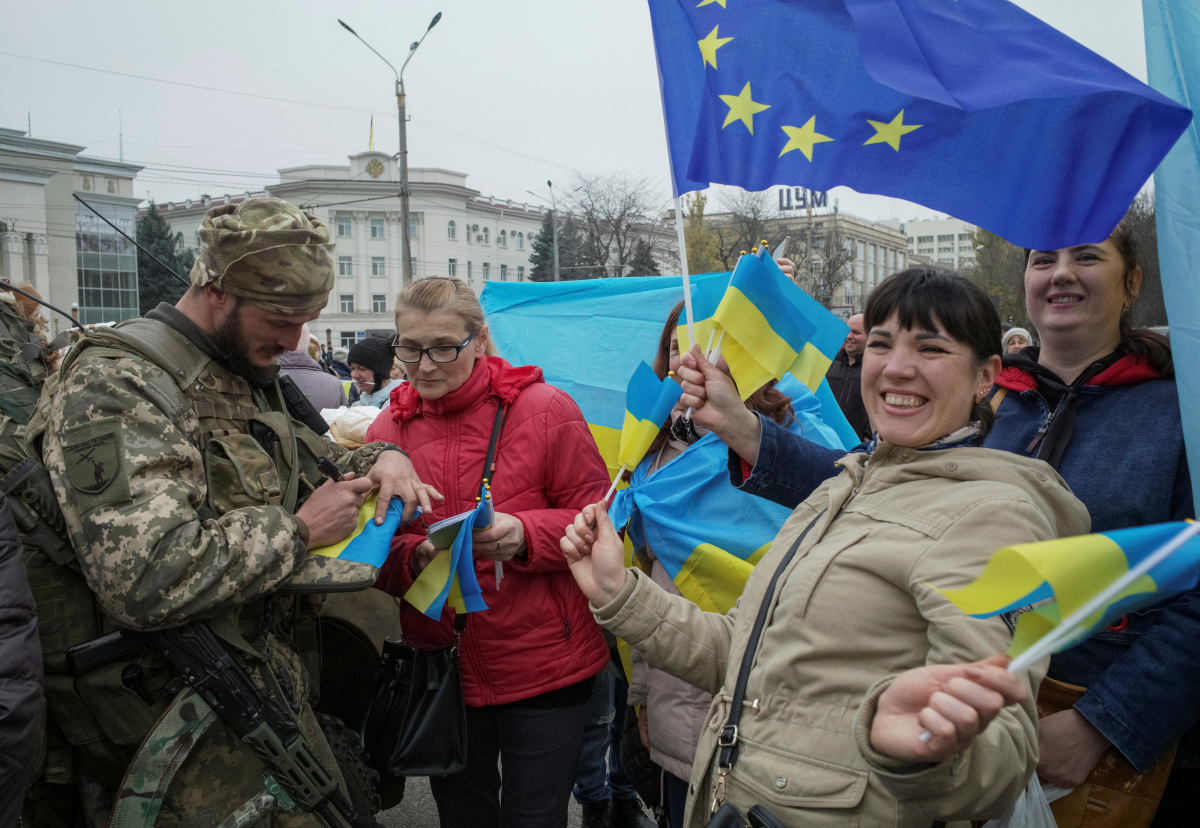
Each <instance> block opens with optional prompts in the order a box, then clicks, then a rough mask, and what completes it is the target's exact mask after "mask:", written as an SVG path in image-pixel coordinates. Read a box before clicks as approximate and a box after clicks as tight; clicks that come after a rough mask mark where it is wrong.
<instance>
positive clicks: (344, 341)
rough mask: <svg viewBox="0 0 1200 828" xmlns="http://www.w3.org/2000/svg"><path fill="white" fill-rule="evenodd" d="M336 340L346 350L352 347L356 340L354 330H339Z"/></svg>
mask: <svg viewBox="0 0 1200 828" xmlns="http://www.w3.org/2000/svg"><path fill="white" fill-rule="evenodd" d="M338 341H339V342H340V343H341V345H342V347H343V348H345V349H346V350H347V351H348V350H350V349H351V348H353V347H354V343H355V342H357V341H358V337H357V336H355V332H354V331H341V332H340V333H338Z"/></svg>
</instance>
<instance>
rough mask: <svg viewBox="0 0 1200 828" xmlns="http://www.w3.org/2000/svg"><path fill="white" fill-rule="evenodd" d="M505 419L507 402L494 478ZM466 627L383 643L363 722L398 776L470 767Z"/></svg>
mask: <svg viewBox="0 0 1200 828" xmlns="http://www.w3.org/2000/svg"><path fill="white" fill-rule="evenodd" d="M503 424H504V406H503V405H501V406H498V407H497V408H496V422H495V425H494V426H493V427H492V438H491V440H490V441H489V443H488V451H487V458H486V459H485V460H484V464H483V476H484V477H485V478H487V479H489V480H491V479H493V477H494V473H495V464H494V461H495V458H496V446H497V444H498V443H499V442H500V430H501V427H502V426H503ZM466 626H467V616H466V614H465V613H464V614H461V615H458V616H456V617H455V619H454V644H453V645H452V646H450V647H446V648H444V649H441V650H419V649H417V648H416V647H413V646H411V645H409V644H406V643H404V640H403V636H401V640H400V641H392V640H391V639H387V640H386V641H384V642H383V657H382V658H381V659H380V661H379V669H378V670H376V671H375V681H374V683H373V685H372V687H371V701H370V703H369V704H368V705H367V712H366V714H365V716H364V717H363V726H362V749H363V753H364V755H365V756H366V758H367V761H368V762H369V763H370V764H371V766H372V767H374V768H377V769H379V770H384V771H387V772H388V773H391V774H393V775H394V776H447V775H449V774H452V773H458V772H459V771H460V770H462V769H463V768H464V767H466V764H467V710H466V706H465V705H464V704H463V694H462V677H461V674H460V673H459V663H458V651H459V648H460V647H461V646H462V636H463V631H464V630H465V629H466Z"/></svg>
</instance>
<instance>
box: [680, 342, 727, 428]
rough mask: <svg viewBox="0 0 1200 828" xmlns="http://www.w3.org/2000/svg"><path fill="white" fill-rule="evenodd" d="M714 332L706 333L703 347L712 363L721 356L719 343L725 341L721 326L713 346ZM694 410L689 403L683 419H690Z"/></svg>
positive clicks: (706, 356)
mask: <svg viewBox="0 0 1200 828" xmlns="http://www.w3.org/2000/svg"><path fill="white" fill-rule="evenodd" d="M714 333H716V331H715V330H714V331H711V332H710V333H709V334H708V347H707V348H705V352H704V358H705V359H706V360H708V361H709V362H712V363H715V362H716V361H717V360H718V359H720V358H721V343H722V342H724V341H725V329H724V328H722V329H721V335H720V336H719V337H717V346H716V348H714V347H713V334H714ZM694 410H695V409H694V408H692V406H690V405H689V406H688V410H687V411H686V412H684V415H683V419H685V420H690V419H692V412H693V411H694Z"/></svg>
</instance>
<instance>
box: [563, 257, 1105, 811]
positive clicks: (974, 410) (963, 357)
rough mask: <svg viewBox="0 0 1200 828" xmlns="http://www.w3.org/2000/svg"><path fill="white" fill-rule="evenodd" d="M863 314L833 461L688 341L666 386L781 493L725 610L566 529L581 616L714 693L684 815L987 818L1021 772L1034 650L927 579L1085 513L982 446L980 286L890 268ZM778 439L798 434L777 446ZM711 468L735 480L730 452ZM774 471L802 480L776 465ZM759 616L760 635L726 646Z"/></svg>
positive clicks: (609, 537)
mask: <svg viewBox="0 0 1200 828" xmlns="http://www.w3.org/2000/svg"><path fill="white" fill-rule="evenodd" d="M865 323H866V330H867V337H868V338H867V348H866V352H865V355H864V357H863V374H862V379H863V397H864V400H865V402H866V405H867V408H868V410H869V411H870V413H871V421H872V423H873V425H874V427H875V435H874V438H873V439H872V440H870V441H868V442H867V443H864V444H863V445H861V446H859V447H858V448H856V449H855V450H854V451H852V452H851V453H850V454H848V455H844V456H838V455H837V454H835V455H834V458H829V456H828V454H827V452H829V450H828V449H824V448H822V447H819V446H816V445H815V444H814V443H813V442H812V441H811V440H808V439H806V438H804V437H801V436H800V435H797V434H793V433H792V432H789V431H787V430H786V429H783V428H782V427H780V426H779V425H778V424H776V423H774V422H772V421H771V420H769V419H767V418H763V417H759V416H751V417H749V418H748V419H747V418H746V417H744V416H742V415H741V414H738V413H737V411H736V409H738V408H739V407H740V408H741V409H742V410H743V411H744V409H745V406H742V405H740V398H739V396H738V394H737V393H736V391H732V390H731V386H730V384H729V381H728V378H727V377H725V375H724V374H722V373H721V372H719V371H717V370H715V369H714V368H712V366H710V365H708V364H707V363H706V362H704V361H703V359H702V358H697V355H696V353H694V352H693V353H690V354H685V355H684V356H683V358H682V363H681V365H680V367H679V375H680V377H681V379H682V380H683V387H684V392H685V393H684V395H683V397H682V398H681V402H682V403H683V404H684V405H695V406H696V408H695V411H694V417H695V418H696V420H697V422H699V421H700V420H701V419H702V418H705V419H707V420H708V421H709V422H712V423H713V424H714V425H720V427H721V431H720V432H718V435H719V436H721V438H722V440H725V434H726V432H727V431H728V429H727V428H726V426H725V425H723V423H725V422H729V423H733V424H734V425H733V429H732V430H736V429H739V428H743V426H742V425H739V424H745V427H746V428H749V429H751V430H752V431H753V433H754V435H755V436H754V438H753V439H752V440H750V441H749V442H750V443H752V444H753V445H752V447H751V448H752V449H753V450H752V451H750V452H749V453H750V454H751V455H753V457H754V458H755V459H754V460H753V461H752V460H751V459H750V458H748V457H746V455H745V454H741V451H742V449H740V448H734V449H733V450H734V451H737V452H738V453H739V455H740V456H741V457H742V458H743V459H744V460H745V461H746V462H747V463H752V465H753V468H752V470H751V477H752V478H753V477H754V476H755V475H758V474H759V473H760V471H761V470H760V468H759V467H760V466H764V465H766V466H770V467H772V469H773V471H771V472H770V473H771V474H775V475H778V477H779V478H780V479H779V481H778V485H777V486H776V488H774V489H772V490H770V492H769V494H770V496H771V498H772V499H777V500H778V501H779V502H783V503H785V504H786V505H788V506H790V507H795V509H794V511H793V512H792V515H791V517H790V518H788V520H787V522H786V523H785V524H784V525H783V527H782V529H781V530H780V531H779V534H778V535H777V536H776V538H775V540H774V542H773V543H772V544H771V547H770V550H769V551H768V552H767V553H766V554H765V555H764V556H763V558H762V560H761V561H760V562H759V563H758V565H757V566H755V568H754V570H753V572H752V573H751V575H750V579H749V580H748V581H747V583H746V588H745V591H744V592H743V593H742V596H741V599H740V601H739V603H738V605H737V606H736V607H734V609H733V610H731V611H730V612H729V613H726V614H724V615H722V614H718V613H712V612H704V611H703V610H701V608H700V607H699V606H697V605H696V604H694V603H692V602H690V601H688V600H687V599H685V598H683V597H682V596H680V595H671V594H668V593H667V592H666V591H665V590H663V588H662V587H661V586H659V585H658V584H656V583H655V582H654V581H653V580H652V579H651V578H649V577H646V575H645V573H643V572H641V571H640V570H636V569H626V568H625V567H624V548H623V544H622V542H621V540H620V538H619V537H618V536H617V535H616V533H615V532H614V531H613V529H612V524H611V523H610V522H609V521H608V519H607V516H606V515H605V513H604V509H603V505H602V504H596V505H595V506H592V507H588V508H587V509H585V510H584V511H583V512H582V513H581V514H580V515H579V516H577V517H576V519H575V522H574V523H573V524H572V525H571V526H570V527H568V528H567V531H566V536H565V537H564V538H563V541H562V546H563V551H564V553H565V554H566V555H567V558H568V560H570V561H571V566H572V572H573V573H574V575H575V579H576V582H577V583H578V584H579V586H580V588H581V589H582V590H583V591H584V594H586V595H587V596H588V598H589V599H590V600H591V602H592V605H593V609H594V610H595V613H596V618H597V619H598V620H599V621H600V622H601V623H602V624H603V625H605V626H606V627H608V628H609V629H610V630H612V631H613V632H614V633H615V634H616V635H617V636H618V637H620V638H622V639H624V640H626V641H628V642H629V643H630V644H631V645H632V646H633V647H635V648H637V649H638V650H639V651H640V652H641V653H642V654H643V655H644V656H645V659H646V663H647V664H649V665H650V666H653V667H656V668H658V669H660V670H663V671H665V672H667V673H670V674H671V675H674V676H676V677H678V678H681V679H683V680H684V681H687V682H689V683H690V684H692V685H694V686H696V687H699V688H701V689H703V690H706V691H708V692H709V693H712V694H713V696H714V701H713V705H712V707H711V708H710V709H709V712H708V715H707V717H706V718H705V729H704V732H703V733H702V734H701V736H700V739H699V744H698V746H697V750H696V757H695V761H694V764H693V766H692V775H691V779H690V784H689V786H688V792H689V793H688V806H687V816H686V819H685V824H686V825H687V826H689V828H700V826H704V825H706V824H707V822H708V816H709V814H710V813H711V812H712V810H714V809H715V808H716V807H717V806H719V805H722V804H730V805H732V806H734V807H735V808H737V809H739V810H740V811H742V812H743V813H744V812H745V811H746V810H747V809H748V808H749V807H750V806H751V805H755V804H758V805H765V806H766V807H768V808H769V809H770V811H771V812H772V813H774V814H776V815H777V816H778V817H779V819H780V821H781V823H783V824H787V825H804V826H806V828H812V827H813V826H818V828H820V826H829V828H833V826H844V825H860V824H861V825H871V826H897V827H898V826H905V828H909V827H910V826H911V828H918V826H919V828H928V826H929V825H930V823H931V822H932V821H934V820H966V819H988V818H993V817H997V816H1000V815H1002V814H1003V813H1004V812H1005V811H1006V810H1007V809H1008V808H1009V807H1010V806H1011V805H1012V803H1013V802H1014V801H1015V800H1016V798H1017V796H1018V795H1019V794H1020V792H1021V791H1022V790H1023V789H1024V787H1025V784H1026V781H1027V780H1028V779H1029V777H1030V776H1031V775H1032V773H1033V770H1034V764H1035V762H1036V744H1035V743H1036V738H1037V736H1036V734H1037V726H1036V714H1035V710H1034V705H1033V700H1032V698H1031V690H1032V688H1033V687H1036V685H1037V683H1038V680H1039V679H1040V678H1041V668H1040V667H1039V668H1038V669H1035V670H1033V671H1031V673H1022V674H1020V675H1014V674H1011V673H1006V672H1005V671H1004V669H1003V665H1004V659H1003V657H1000V658H989V656H993V655H994V654H995V653H998V652H1001V651H1003V650H1004V649H1005V648H1006V647H1007V646H1008V643H1009V640H1010V638H1011V636H1010V633H1009V630H1008V628H1007V627H1006V626H1005V624H1004V622H1003V621H1001V620H999V619H987V620H984V619H975V618H971V617H969V616H966V615H964V614H963V613H961V612H959V611H958V610H956V609H954V608H953V607H952V606H951V605H950V604H949V602H948V601H946V600H945V598H944V596H942V594H941V593H940V592H938V591H937V590H935V589H932V588H931V585H932V586H937V587H938V588H941V589H952V588H954V586H953V585H955V584H960V583H966V582H969V581H970V580H972V579H973V578H974V577H975V576H976V575H978V573H979V572H980V571H981V570H982V569H983V567H984V565H985V563H986V562H987V560H988V558H989V557H990V555H991V554H992V552H994V551H995V550H996V549H997V548H999V547H1002V546H1006V545H1011V544H1019V543H1025V542H1028V541H1032V540H1036V539H1050V538H1053V537H1056V536H1057V535H1058V534H1059V533H1066V534H1074V533H1078V532H1082V531H1085V530H1086V527H1087V514H1086V511H1085V510H1084V508H1083V505H1082V504H1081V503H1080V502H1079V501H1078V500H1077V499H1076V498H1075V497H1073V496H1072V495H1071V493H1070V491H1069V490H1068V489H1067V487H1066V485H1065V484H1063V482H1062V481H1061V480H1060V479H1059V478H1058V477H1057V476H1056V475H1053V474H1050V473H1049V468H1048V467H1047V466H1046V465H1045V464H1044V463H1041V462H1039V461H1036V460H1030V459H1028V458H1025V457H1019V456H1016V455H1013V454H1008V453H1005V452H998V451H991V450H988V449H985V448H982V447H981V446H980V444H981V442H982V437H983V436H984V435H985V434H986V433H987V430H988V428H989V426H990V425H991V422H992V418H991V413H992V412H991V410H990V408H988V407H987V406H984V405H981V404H980V401H981V400H982V398H983V397H984V395H986V393H987V391H988V390H989V389H990V387H991V383H992V380H993V378H994V377H995V376H996V373H997V371H998V370H999V368H1000V357H999V353H1000V320H999V319H998V318H997V316H996V311H995V309H994V308H993V307H992V304H991V302H990V301H989V299H988V297H987V296H986V295H985V294H984V293H983V291H982V290H980V289H979V288H978V287H977V286H975V285H974V284H972V283H971V282H969V281H968V280H966V279H964V278H963V277H961V276H957V275H955V274H953V273H949V272H946V271H937V270H926V269H912V270H907V271H904V272H901V273H897V274H893V275H892V276H889V277H888V278H887V279H886V280H884V281H883V282H882V283H881V284H880V285H879V287H878V288H876V290H875V291H874V292H873V293H872V294H871V296H870V298H869V299H868V301H867V308H866V314H865ZM735 401H737V402H735ZM711 409H719V410H720V411H718V412H717V413H714V412H713V411H712V410H711ZM731 440H732V442H731ZM742 442H743V441H741V440H733V438H732V435H730V440H726V444H727V445H730V446H731V448H732V447H733V445H734V444H735V443H736V444H738V445H741V443H742ZM785 444H786V445H790V446H800V447H801V448H799V449H797V453H796V454H795V455H792V456H789V455H788V451H787V450H786V449H782V448H781V447H782V446H784V445H785ZM805 446H807V448H804V447H805ZM817 449H820V452H818V451H817ZM821 453H825V454H824V459H823V460H822V458H821ZM796 456H803V458H804V460H806V461H813V462H812V465H813V466H816V467H818V468H819V469H821V473H823V474H825V475H827V476H828V475H829V474H830V472H831V471H832V473H833V476H831V477H829V478H828V479H826V480H825V481H824V482H823V483H821V485H820V486H818V487H816V489H815V491H813V490H812V488H809V490H808V492H806V493H805V495H804V499H803V500H802V501H801V500H800V499H799V498H797V497H796V494H797V492H798V490H799V489H800V488H802V487H803V485H804V482H805V479H806V477H807V475H809V472H808V470H807V469H800V468H797V467H798V466H801V465H803V461H801V462H797V463H796V464H795V465H792V462H791V461H792V460H793V459H794V458H795V457H796ZM780 458H783V459H782V461H781V459H780ZM831 459H836V465H834V463H833V462H830V460H831ZM779 467H783V468H782V470H780V469H779ZM730 469H731V474H733V475H734V476H735V477H734V480H733V482H734V483H735V484H738V483H740V482H741V481H740V474H741V471H742V469H741V464H730ZM789 472H791V473H793V474H796V475H798V476H799V479H795V478H794V479H791V480H785V479H782V478H784V477H786V475H787V474H788V473H789ZM764 494H766V492H764ZM789 497H790V498H792V499H791V500H790V502H788V498H789ZM731 519H732V518H731ZM752 629H753V630H755V631H756V632H754V633H752V632H751V630H752ZM759 632H761V636H760V637H758V638H757V640H758V641H760V642H761V646H759V647H758V649H757V652H754V651H753V650H751V651H750V652H749V653H746V654H743V650H746V649H747V644H746V642H747V641H748V640H753V637H754V636H758V634H759ZM747 674H748V678H740V677H739V676H746V675H747ZM735 688H741V689H744V690H745V692H746V697H745V698H746V701H747V705H746V706H745V707H744V708H741V709H742V710H744V711H745V712H744V714H743V715H742V716H741V719H740V721H736V720H734V721H736V726H735V727H733V731H732V732H733V734H734V735H733V737H732V743H733V744H735V745H736V750H737V754H736V765H733V767H732V770H730V769H729V767H728V765H727V764H726V763H727V762H732V761H733V760H732V759H727V758H726V757H727V754H725V753H723V752H722V750H721V747H722V743H724V745H725V746H728V745H729V744H730V737H729V736H728V735H727V734H728V733H729V732H730V731H729V727H730V725H727V724H726V721H727V719H728V718H729V717H730V716H731V712H730V708H731V707H733V708H734V709H738V708H740V707H741V706H740V705H739V702H738V701H737V695H736V694H737V693H738V692H740V690H735ZM731 698H733V699H734V701H733V702H732V703H731V702H730V699H731ZM751 699H753V704H749V702H750V701H751ZM751 711H753V712H751ZM651 721H653V719H651ZM923 730H924V731H928V734H929V737H928V738H927V739H926V740H922V736H921V734H922V731H923Z"/></svg>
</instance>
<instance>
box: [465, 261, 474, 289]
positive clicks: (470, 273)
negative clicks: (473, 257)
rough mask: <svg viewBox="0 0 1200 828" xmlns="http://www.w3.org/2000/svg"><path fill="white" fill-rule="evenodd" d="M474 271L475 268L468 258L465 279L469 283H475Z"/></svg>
mask: <svg viewBox="0 0 1200 828" xmlns="http://www.w3.org/2000/svg"><path fill="white" fill-rule="evenodd" d="M474 271H475V268H474V266H473V265H472V264H471V262H470V260H469V259H468V260H467V281H468V282H470V283H471V284H475V272H474Z"/></svg>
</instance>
